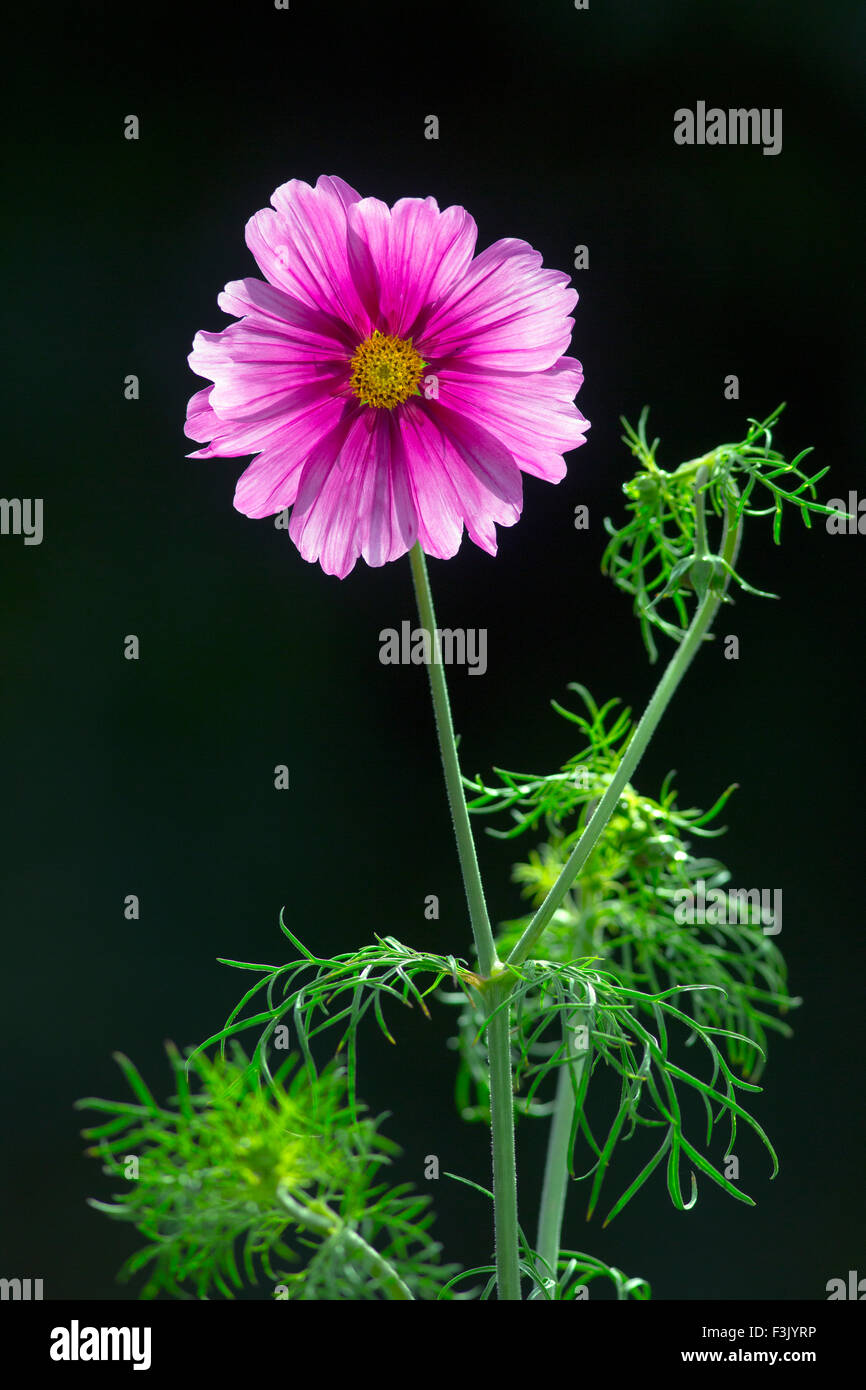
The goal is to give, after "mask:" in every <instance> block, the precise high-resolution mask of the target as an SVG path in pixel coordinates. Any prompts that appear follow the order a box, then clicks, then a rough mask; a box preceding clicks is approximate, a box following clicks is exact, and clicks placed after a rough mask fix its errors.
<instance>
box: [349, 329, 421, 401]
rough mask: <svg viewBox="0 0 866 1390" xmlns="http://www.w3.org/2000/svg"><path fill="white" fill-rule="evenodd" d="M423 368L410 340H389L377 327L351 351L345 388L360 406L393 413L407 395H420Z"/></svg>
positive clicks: (387, 335) (405, 399)
mask: <svg viewBox="0 0 866 1390" xmlns="http://www.w3.org/2000/svg"><path fill="white" fill-rule="evenodd" d="M426 365H427V364H426V362H425V361H424V359H423V358H422V357H419V355H418V353H417V352H416V351H415V349H414V348H413V346H412V339H411V338H393V337H391V336H390V335H389V334H387V333H380V332H379V330H378V328H377V329H376V331H375V332H374V333H373V335H372V337H370V338H365V339H364V341H363V343H359V344H358V347H357V348H356V349H355V355H354V357H353V358H352V379H351V381H350V383H349V385H350V386H351V389H352V391H353V392H354V394H355V395H356V396H357V397H358V400H359V401H362V402H363V404H364V405H374V406H384V407H385V409H386V410H393V409H394V406H395V405H402V404H403V402H404V401H407V400H408V399H409V397H410V396H420V394H421V392H420V390H419V387H418V383H419V381H420V380H421V373H422V372H423V370H424V368H425V367H426Z"/></svg>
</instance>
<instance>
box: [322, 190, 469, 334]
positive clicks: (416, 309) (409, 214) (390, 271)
mask: <svg viewBox="0 0 866 1390" xmlns="http://www.w3.org/2000/svg"><path fill="white" fill-rule="evenodd" d="M348 222H349V230H350V233H353V234H354V235H352V236H350V242H349V263H350V266H351V268H352V273H353V276H354V278H355V280H356V282H357V283H358V284H359V286H361V287H362V292H363V296H364V300H365V303H366V304H367V306H368V308H369V309H370V311H371V317H372V318H373V319H374V320H375V324H376V327H377V328H379V329H380V330H381V331H382V332H384V333H393V334H396V335H398V336H399V337H408V336H410V335H411V333H412V332H413V329H414V325H415V323H416V320H417V319H418V316H419V315H420V314H421V311H422V310H423V309H425V308H426V306H427V305H429V304H432V303H434V302H435V301H436V300H437V299H439V298H440V297H441V296H442V295H443V294H445V292H446V291H447V290H449V289H450V288H451V286H452V285H453V284H454V282H455V280H458V279H459V278H460V277H461V276H462V275H463V274H464V272H465V271H466V269H467V268H468V266H469V264H470V262H471V260H472V255H473V252H474V250H475V241H476V237H477V234H478V229H477V227H476V225H475V222H474V221H473V219H472V218H471V217H470V216H469V213H468V212H467V211H466V209H465V208H461V207H450V208H446V209H445V210H444V212H440V211H439V206H438V204H437V202H436V199H435V198H401V199H400V200H399V202H397V203H395V204H394V207H393V208H389V207H388V206H387V204H386V203H382V202H380V201H379V199H378V198H362V199H361V200H360V202H357V203H355V204H354V205H353V206H352V207H351V208H350V209H349V214H348Z"/></svg>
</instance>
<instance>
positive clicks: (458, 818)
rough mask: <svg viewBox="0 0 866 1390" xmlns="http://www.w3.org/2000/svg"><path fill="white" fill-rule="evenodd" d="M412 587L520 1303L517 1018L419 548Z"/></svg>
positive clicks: (503, 1244) (501, 1235) (503, 1254)
mask: <svg viewBox="0 0 866 1390" xmlns="http://www.w3.org/2000/svg"><path fill="white" fill-rule="evenodd" d="M409 559H410V562H411V565H412V579H413V582H414V585H415V596H416V598H417V601H418V615H419V618H420V620H421V625H422V627H424V628H426V630H427V632H428V633H429V635H430V651H431V653H432V660H431V662H430V664H429V666H428V672H429V676H430V691H431V694H432V697H433V710H434V713H435V716H436V732H437V734H438V738H439V752H440V754H441V757H442V767H443V770H444V773H445V785H446V788H447V791H448V802H449V805H450V807H451V818H452V821H453V823H454V833H455V836H456V840H457V853H458V855H459V858H460V868H461V871H462V873H463V884H464V887H465V889H466V899H467V902H468V904H469V916H470V920H471V923H472V933H473V936H474V938H475V953H476V955H477V957H478V964H479V969H480V973H481V976H482V978H483V979H484V981H485V982H488V981H489V984H488V985H487V987H486V988H485V989H484V991H483V993H484V996H485V1002H486V1006H487V1009H488V1014H487V1018H488V1023H487V1047H488V1056H489V1065H490V1122H491V1136H492V1148H493V1200H494V1225H495V1235H496V1273H497V1290H498V1295H499V1298H500V1299H506V1300H509V1301H513V1300H518V1299H520V1297H521V1294H520V1269H519V1255H518V1248H519V1247H518V1222H517V1166H516V1161H515V1152H514V1102H513V1089H512V1077H511V1026H510V1024H511V1011H510V1006H509V1003H508V997H509V994H510V992H511V984H510V973H509V974H506V973H505V972H503V970H502V965H501V962H500V961H499V959H498V957H497V954H496V946H495V943H494V940H493V932H492V930H491V926H490V917H489V914H488V911H487V903H486V900H485V897H484V888H483V886H482V883H481V873H480V870H479V868H478V856H477V854H476V851H475V839H474V836H473V834H472V826H471V825H470V822H469V811H468V809H467V807H466V798H465V796H464V794H463V782H462V778H461V775H460V763H459V759H458V757H457V744H456V742H455V738H454V724H453V721H452V719H451V705H450V702H449V699H448V686H447V683H446V680H445V671H444V668H443V665H442V654H441V651H440V649H439V640H438V637H437V630H436V616H435V613H434V610H433V595H432V593H431V590H430V580H429V577H428V575H427V565H426V562H425V559H424V552H423V551H422V549H421V546H420V544H418V543H416V544H415V545H414V546H413V548H412V550H411V551H410V552H409Z"/></svg>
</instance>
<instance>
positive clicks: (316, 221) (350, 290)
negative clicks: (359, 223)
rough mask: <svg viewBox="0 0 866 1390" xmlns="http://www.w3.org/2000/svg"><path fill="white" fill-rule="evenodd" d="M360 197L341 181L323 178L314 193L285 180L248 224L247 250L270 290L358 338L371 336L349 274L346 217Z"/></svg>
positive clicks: (294, 181)
mask: <svg viewBox="0 0 866 1390" xmlns="http://www.w3.org/2000/svg"><path fill="white" fill-rule="evenodd" d="M360 196H361V195H360V194H359V193H356V192H355V190H354V189H353V188H350V187H349V185H348V184H347V183H344V182H343V180H342V179H338V178H334V177H328V176H326V175H323V176H322V178H320V179H319V180H318V182H317V183H316V186H315V188H311V187H310V185H309V184H307V183H304V182H303V180H301V179H290V180H289V182H288V183H284V184H283V185H282V187H281V188H278V189H277V190H276V192H275V193H274V194H273V196H272V198H271V202H272V204H273V207H274V211H271V209H270V208H264V209H263V210H262V211H261V212H257V213H256V214H255V215H254V216H253V217H251V218H250V220H249V222H248V223H247V227H246V240H247V246H248V247H249V248H250V250H251V251H252V253H253V255H254V256H255V258H256V261H257V263H258V266H259V269H260V270H261V272H262V274H263V275H264V276H265V278H266V279H267V280H269V281H270V282H271V284H272V285H275V286H277V287H278V288H280V289H282V290H285V291H286V292H287V293H288V294H290V295H292V296H293V297H294V298H296V299H299V300H300V301H301V303H303V304H305V305H307V306H308V307H310V308H314V309H319V310H322V311H324V312H325V313H328V314H331V315H333V316H334V317H335V318H338V319H340V320H342V322H343V323H345V324H348V325H351V326H352V328H353V329H354V330H355V331H356V332H357V333H358V335H359V336H360V337H365V336H366V335H367V334H368V333H369V332H370V330H371V325H370V318H369V314H368V312H367V310H366V309H365V307H364V305H363V303H362V301H361V297H360V295H359V293H358V290H357V288H356V286H355V283H354V280H353V278H352V275H351V272H350V269H349V260H348V255H349V253H348V228H347V214H348V210H349V208H350V207H352V205H353V204H354V203H357V202H358V201H359V200H360Z"/></svg>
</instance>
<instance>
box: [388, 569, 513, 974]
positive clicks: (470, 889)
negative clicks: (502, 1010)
mask: <svg viewBox="0 0 866 1390" xmlns="http://www.w3.org/2000/svg"><path fill="white" fill-rule="evenodd" d="M409 560H410V562H411V565H412V580H413V582H414V585H415V597H416V599H417V600H418V616H419V617H420V619H421V626H422V627H423V628H425V629H426V630H427V632H428V633H429V634H430V650H431V653H432V658H433V659H432V661H430V662H429V664H428V667H427V671H428V674H429V676H430V692H431V694H432V696H433V713H434V714H435V716H436V732H437V734H438V736H439V752H440V755H441V757H442V767H443V770H444V772H445V786H446V788H447V790H448V804H449V805H450V807H451V819H452V821H453V822H454V834H455V836H456V838H457V853H458V855H459V856H460V868H461V870H462V872H463V886H464V888H465V890H466V899H467V902H468V903H469V918H470V921H471V922H472V934H473V936H474V938H475V954H476V956H477V958H478V964H479V967H480V970H481V974H482V975H484V976H488V975H489V974H490V972H491V971H492V969H493V967H494V965H496V964H497V955H496V946H495V945H494V942H493V932H492V931H491V929H490V918H489V916H488V913H487V903H486V902H485V900H484V889H483V887H482V884H481V874H480V872H479V869H478V856H477V855H476V853H475V841H474V839H473V837H472V827H471V825H470V824H469V812H468V811H467V809H466V798H465V796H464V795H463V781H462V778H461V776H460V763H459V761H458V759H457V744H456V742H455V739H454V725H453V723H452V720H451V705H450V702H449V700H448V686H447V684H446V682H445V671H444V668H443V666H442V653H441V651H440V648H439V640H438V638H437V636H436V631H437V629H436V615H435V613H434V612H433V595H432V594H431V592H430V580H429V579H428V577H427V565H426V562H425V560H424V552H423V550H422V549H421V546H420V544H418V543H416V544H415V545H414V546H413V547H412V549H411V550H410V552H409Z"/></svg>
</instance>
